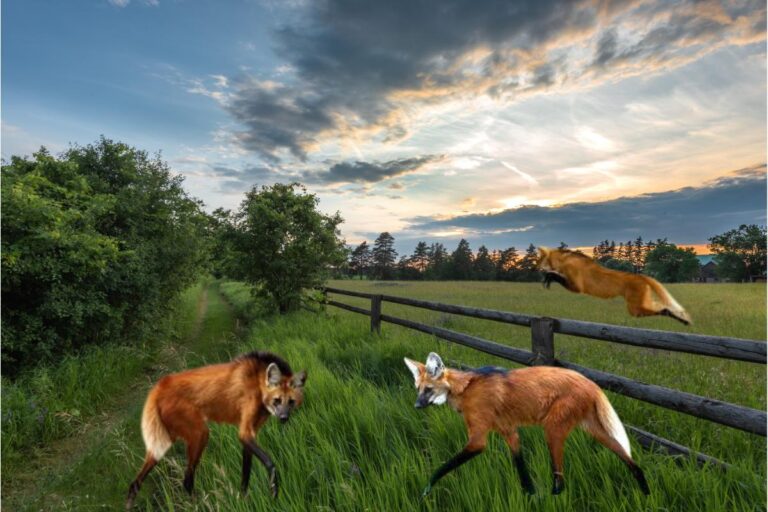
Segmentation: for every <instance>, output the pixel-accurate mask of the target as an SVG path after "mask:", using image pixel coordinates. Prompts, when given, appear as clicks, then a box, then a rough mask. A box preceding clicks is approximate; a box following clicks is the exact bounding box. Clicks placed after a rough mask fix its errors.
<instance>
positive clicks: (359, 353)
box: [132, 311, 766, 511]
mask: <svg viewBox="0 0 768 512" xmlns="http://www.w3.org/2000/svg"><path fill="white" fill-rule="evenodd" d="M367 327H368V326H367V318H364V317H361V316H353V315H348V314H346V313H336V312H335V311H334V312H328V313H327V314H322V315H312V314H310V313H297V314H292V315H289V316H287V317H283V318H277V319H271V320H268V321H256V322H255V323H254V324H253V333H252V336H251V340H252V342H251V343H250V344H249V348H251V347H258V348H260V349H266V350H272V351H275V352H277V353H279V354H281V355H283V356H284V357H285V358H286V359H287V360H288V361H289V362H290V363H291V365H292V366H293V367H294V369H295V370H298V369H302V368H307V369H308V372H309V377H308V380H307V387H306V390H307V391H306V402H305V405H304V406H303V407H302V408H301V409H300V410H298V411H297V412H296V413H295V414H294V417H293V418H292V419H291V420H290V422H289V423H288V424H287V425H280V424H278V423H277V422H269V423H268V424H267V426H266V427H265V428H264V430H263V431H262V433H261V435H260V438H259V442H260V444H261V445H262V446H263V447H264V448H265V449H266V450H267V451H269V452H270V453H271V454H272V456H273V459H274V460H275V462H276V464H277V467H278V469H279V471H280V473H281V477H282V487H281V489H282V490H281V496H280V497H279V499H278V500H277V501H272V500H271V498H270V497H269V495H268V491H267V483H266V473H265V471H264V470H263V469H262V468H261V467H260V466H259V465H258V464H256V465H255V466H254V472H255V474H254V478H253V479H252V483H251V492H250V494H249V495H248V496H247V497H245V498H241V497H240V496H239V495H238V492H237V488H238V482H239V478H240V464H241V448H240V445H239V443H238V441H237V437H236V433H235V429H233V428H230V427H227V426H214V427H213V428H212V432H211V443H210V445H209V448H208V451H207V452H206V454H205V455H204V457H203V462H202V465H201V467H200V469H199V471H198V480H197V483H196V485H197V487H196V488H197V495H196V496H195V497H194V498H192V499H190V498H188V497H187V496H186V495H185V494H184V492H183V490H182V487H181V479H182V477H183V469H184V464H185V462H184V457H183V456H180V453H179V452H177V453H176V455H174V456H171V457H170V458H169V459H170V460H166V461H164V462H163V463H161V464H160V470H159V471H158V472H157V474H155V475H153V477H151V478H150V480H152V482H153V484H152V485H153V486H157V487H153V492H154V494H152V495H151V496H148V495H147V494H144V497H143V499H144V500H145V501H144V502H143V506H145V507H146V508H147V509H148V510H158V509H166V508H168V509H177V508H178V509H187V508H191V509H194V510H233V511H240V510H242V511H245V510H271V509H276V510H283V511H304V510H339V511H341V510H349V511H353V510H354V511H357V510H528V509H532V510H542V511H550V510H551V511H554V510H590V511H603V510H605V511H614V510H626V511H630V510H632V511H634V510H681V511H682V510H685V511H689V510H760V509H762V508H763V506H764V503H765V498H766V495H765V486H764V481H765V469H764V466H762V467H761V466H760V465H756V464H755V460H756V459H758V458H760V457H762V456H763V454H764V448H763V449H762V450H761V449H760V448H757V447H756V449H757V450H761V451H759V452H758V453H756V454H751V453H749V450H751V449H752V447H749V446H743V445H736V446H733V447H732V455H733V456H734V457H733V460H731V462H733V463H734V467H733V469H731V470H730V471H728V472H727V473H723V472H721V471H720V470H718V469H714V468H705V469H702V470H700V469H698V468H696V466H695V464H693V463H692V462H691V461H682V462H675V461H674V460H673V459H671V458H668V457H665V456H663V455H657V454H654V453H649V452H646V451H643V450H642V449H640V448H639V447H638V446H637V445H634V454H635V458H636V460H637V461H638V463H639V464H640V465H641V466H642V467H643V468H644V470H645V472H646V475H647V477H648V480H649V483H650V485H651V489H652V494H651V496H649V497H645V496H643V495H642V494H641V493H640V492H639V490H638V489H637V485H636V483H635V481H634V479H633V478H632V477H631V476H630V474H629V472H628V471H627V470H626V468H625V467H624V465H623V464H622V463H621V462H620V461H619V460H618V458H616V457H615V455H613V454H612V453H611V452H609V451H608V450H606V449H605V448H603V447H602V446H601V445H599V444H597V443H596V442H595V441H593V440H592V439H591V438H590V437H589V436H587V435H586V434H584V433H582V432H580V431H577V432H575V433H574V434H573V435H572V437H571V438H570V439H569V441H568V443H567V447H566V485H567V490H566V491H565V493H564V494H562V495H560V496H557V497H552V496H550V495H549V491H550V488H551V473H550V466H549V455H548V452H547V448H546V444H545V442H544V439H543V435H542V432H541V430H540V429H538V428H525V429H522V430H523V433H522V438H523V441H522V442H523V446H524V450H525V451H526V456H527V461H528V464H529V466H530V468H531V473H532V475H533V478H534V480H535V483H536V485H537V488H538V494H537V495H536V496H535V497H532V498H531V497H527V496H526V495H524V494H523V493H522V492H521V489H520V486H519V483H518V480H517V475H516V473H515V469H514V467H513V465H512V463H511V459H510V456H509V454H508V452H507V449H506V446H505V444H504V443H503V442H502V441H501V439H499V438H497V437H496V436H492V439H491V443H490V444H489V447H488V448H487V450H486V453H485V454H483V455H482V456H481V457H478V458H476V459H474V460H472V461H471V462H469V463H467V464H466V465H465V466H463V467H461V468H460V469H458V470H457V471H456V472H454V473H452V474H451V475H449V476H447V477H446V478H444V479H443V480H442V481H441V482H440V483H439V484H438V485H437V486H436V487H435V489H434V490H433V493H432V494H431V495H430V496H429V497H428V498H426V499H425V500H421V499H420V498H419V496H420V493H421V490H422V489H423V487H424V485H425V484H426V482H427V480H428V478H429V476H430V474H431V473H432V472H433V471H434V470H435V469H436V468H437V467H438V466H439V465H440V464H442V463H443V462H445V461H446V460H447V459H448V458H450V457H451V456H452V455H454V454H455V453H456V452H457V451H459V450H460V449H461V448H462V445H463V443H464V442H465V439H466V435H465V429H464V426H463V423H462V420H461V418H460V416H459V415H458V414H456V413H455V412H454V411H452V410H450V408H448V407H442V408H440V407H431V408H429V409H427V410H424V411H422V410H416V409H414V407H413V403H414V401H415V398H416V392H415V390H414V389H413V384H412V378H411V376H410V373H409V372H408V370H407V369H406V368H405V366H404V364H403V362H402V358H403V357H404V356H410V357H417V358H420V359H423V357H424V356H425V355H426V353H428V352H429V351H430V350H435V351H438V352H440V353H449V352H452V351H451V350H449V347H448V345H447V344H445V343H442V342H439V341H436V340H434V339H431V338H429V337H427V336H422V335H419V334H414V333H409V332H407V331H400V330H394V329H390V328H389V327H388V326H387V327H385V330H384V335H383V336H382V337H378V336H375V335H370V334H369V333H368V332H367V331H368V329H367ZM452 355H455V356H456V357H461V358H462V360H465V361H466V362H468V363H470V364H482V363H488V361H487V356H484V355H482V354H478V355H473V354H471V353H470V352H466V353H453V354H452ZM493 362H494V363H496V362H497V361H493ZM617 408H618V409H619V414H620V415H622V416H624V413H625V412H627V411H625V410H624V409H623V408H620V407H618V406H617ZM630 416H632V414H630ZM132 462H133V463H134V464H135V465H136V466H137V467H138V465H139V464H140V456H139V453H136V454H135V455H134V456H133V458H132ZM150 492H152V491H150Z"/></svg>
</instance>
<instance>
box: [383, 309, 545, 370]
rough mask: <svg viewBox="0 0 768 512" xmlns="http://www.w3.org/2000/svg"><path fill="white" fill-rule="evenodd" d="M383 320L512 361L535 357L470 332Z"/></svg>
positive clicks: (384, 316)
mask: <svg viewBox="0 0 768 512" xmlns="http://www.w3.org/2000/svg"><path fill="white" fill-rule="evenodd" d="M381 320H382V321H383V322H389V323H391V324H395V325H400V326H403V327H407V328H409V329H414V330H416V331H421V332H424V333H427V334H431V335H433V336H437V337H438V338H442V339H444V340H448V341H452V342H454V343H458V344H459V345H464V346H466V347H470V348H474V349H476V350H479V351H481V352H485V353H486V354H491V355H494V356H498V357H503V358H504V359H509V360H510V361H515V362H516V363H520V364H524V365H530V364H531V360H532V359H533V353H532V352H528V351H527V350H520V349H519V348H513V347H508V346H506V345H500V344H499V343H494V342H492V341H488V340H484V339H483V338H478V337H476V336H470V335H469V334H463V333H460V332H456V331H451V330H448V329H443V328H441V327H432V326H430V325H425V324H422V323H419V322H413V321H411V320H405V319H403V318H397V317H394V316H389V315H381Z"/></svg>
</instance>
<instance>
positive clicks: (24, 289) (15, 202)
mask: <svg viewBox="0 0 768 512" xmlns="http://www.w3.org/2000/svg"><path fill="white" fill-rule="evenodd" d="M2 179H3V187H2V211H3V222H2V273H3V280H2V319H3V325H2V345H3V353H2V363H3V368H2V369H3V374H4V375H5V376H9V377H13V376H15V375H18V374H19V373H20V372H21V370H23V369H25V368H28V367H31V366H35V365H37V364H39V363H49V362H52V361H55V360H56V358H58V357H60V356H62V355H63V354H66V353H71V352H72V351H74V350H76V349H79V348H81V347H83V346H86V345H89V344H100V343H105V342H108V341H110V340H116V339H121V340H130V339H136V338H139V337H140V336H141V334H142V332H146V330H147V328H148V327H149V326H150V325H151V322H153V321H154V320H155V319H157V318H159V317H160V316H161V315H162V314H163V313H164V312H165V308H166V306H167V305H168V303H169V301H170V299H172V298H173V297H174V296H176V295H177V294H178V292H179V291H180V290H182V289H183V288H185V287H186V286H187V285H188V284H189V283H190V282H191V281H192V280H193V279H194V278H195V276H196V275H197V273H198V271H199V269H200V268H201V266H202V265H203V264H204V262H205V255H206V249H207V243H206V240H207V238H206V227H207V225H208V218H207V216H206V215H205V214H204V213H203V211H202V210H201V203H200V202H199V201H197V200H194V199H192V198H190V197H189V196H188V195H187V194H186V192H184V190H183V189H182V187H181V183H182V178H181V177H179V176H173V175H171V172H170V170H169V168H168V166H167V165H166V164H165V163H164V162H162V161H161V160H160V159H159V158H154V159H151V158H149V157H148V156H147V154H146V153H145V152H142V151H138V150H136V149H134V148H131V147H129V146H127V145H125V144H121V143H116V142H112V141H110V140H107V139H104V138H102V139H101V140H100V141H98V142H97V143H96V144H94V145H89V146H85V147H73V148H72V149H70V150H69V151H67V152H66V153H64V154H63V155H61V156H60V157H53V156H51V155H50V154H48V152H47V151H45V149H41V151H39V152H38V153H36V154H35V155H34V157H33V158H32V159H26V158H20V157H12V159H11V163H10V164H8V165H4V166H3V167H2Z"/></svg>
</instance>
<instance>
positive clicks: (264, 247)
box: [233, 183, 346, 313]
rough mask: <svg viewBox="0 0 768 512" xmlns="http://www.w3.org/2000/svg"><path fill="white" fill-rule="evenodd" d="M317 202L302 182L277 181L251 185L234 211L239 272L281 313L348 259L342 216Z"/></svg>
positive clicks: (298, 301) (255, 292)
mask: <svg viewBox="0 0 768 512" xmlns="http://www.w3.org/2000/svg"><path fill="white" fill-rule="evenodd" d="M318 202H319V200H318V199H317V197H316V196H315V195H314V194H308V193H307V191H306V189H305V188H304V187H303V186H301V185H300V184H298V183H291V184H289V185H285V184H280V183H276V184H274V185H272V186H263V187H261V189H258V188H257V187H253V188H252V189H251V190H250V191H249V192H247V193H246V195H245V199H244V200H243V202H242V203H241V204H240V208H239V209H238V211H237V212H236V213H235V215H234V229H235V236H234V237H233V238H234V239H233V246H234V249H235V251H236V252H237V255H238V260H239V268H238V269H237V276H238V277H240V278H241V279H244V280H246V281H247V282H249V283H251V284H252V285H254V288H253V291H254V294H255V295H256V296H257V297H260V298H262V299H266V300H267V301H268V302H269V303H271V304H273V305H274V306H275V307H276V308H277V309H278V310H279V311H280V313H286V312H288V311H291V310H293V309H296V308H297V307H298V306H299V305H300V303H301V299H302V292H303V290H305V289H308V288H312V287H315V286H319V285H320V284H322V283H323V282H324V280H325V278H326V277H327V275H328V273H329V271H330V270H331V269H332V268H333V267H336V266H338V265H341V264H342V263H343V262H344V261H345V260H346V251H345V247H344V243H343V240H341V239H340V233H339V229H338V226H339V224H341V223H342V218H341V216H339V214H338V213H336V214H334V215H325V214H323V213H321V212H319V211H318V209H317V205H318Z"/></svg>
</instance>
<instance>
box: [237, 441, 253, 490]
mask: <svg viewBox="0 0 768 512" xmlns="http://www.w3.org/2000/svg"><path fill="white" fill-rule="evenodd" d="M252 460H253V454H252V453H251V450H250V449H248V448H247V447H245V446H243V479H242V482H241V484H240V491H241V492H242V493H243V494H245V493H247V492H248V482H249V481H250V480H251V462H252Z"/></svg>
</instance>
